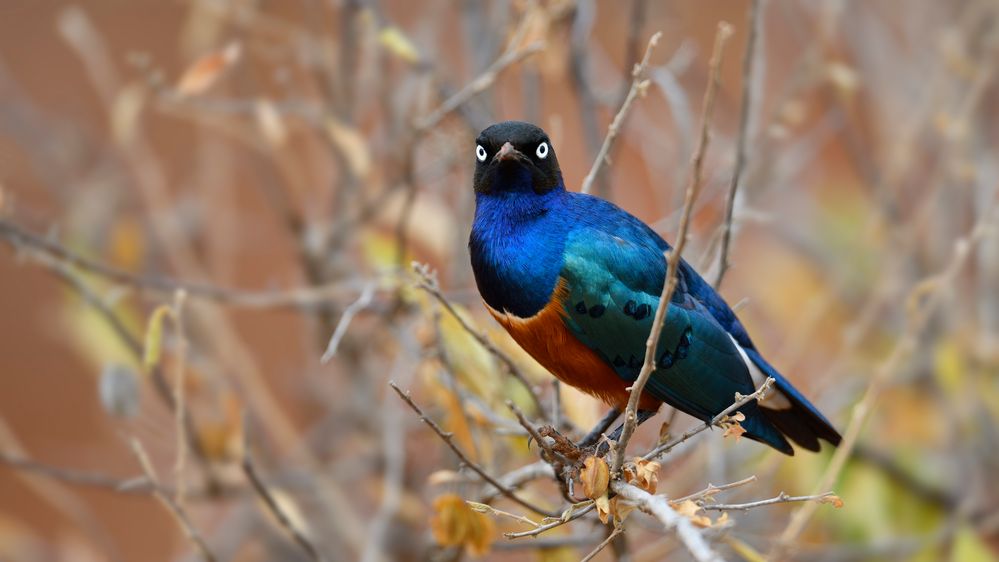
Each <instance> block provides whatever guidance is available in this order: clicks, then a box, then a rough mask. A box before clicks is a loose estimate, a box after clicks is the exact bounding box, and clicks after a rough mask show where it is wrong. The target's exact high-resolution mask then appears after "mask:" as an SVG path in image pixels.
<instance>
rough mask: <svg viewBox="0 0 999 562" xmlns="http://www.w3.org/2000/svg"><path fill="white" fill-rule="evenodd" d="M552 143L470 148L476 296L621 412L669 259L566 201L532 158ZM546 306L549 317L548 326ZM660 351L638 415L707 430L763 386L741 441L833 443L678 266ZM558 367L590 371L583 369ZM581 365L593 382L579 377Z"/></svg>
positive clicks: (649, 239) (509, 132)
mask: <svg viewBox="0 0 999 562" xmlns="http://www.w3.org/2000/svg"><path fill="white" fill-rule="evenodd" d="M549 142H550V141H548V138H547V136H546V135H545V134H544V131H542V130H541V129H539V128H537V127H534V126H533V125H529V124H524V123H515V122H507V123H502V124H499V125H495V126H493V127H490V128H489V129H486V130H485V131H483V133H482V135H480V138H479V140H478V145H479V146H480V147H482V148H483V150H482V151H481V152H479V164H478V166H477V168H476V177H475V187H476V214H475V220H474V223H473V226H472V233H471V237H470V241H469V249H470V253H471V259H472V266H473V270H474V272H475V278H476V283H477V285H478V287H479V291H480V293H481V294H482V296H483V299H484V300H485V302H486V304H487V305H488V306H489V307H490V308H491V309H492V311H493V313H494V315H496V316H497V319H499V320H500V321H501V322H502V323H504V326H505V327H507V329H508V330H510V331H511V334H513V335H514V337H515V339H518V342H519V343H521V345H523V346H524V347H525V349H527V350H528V351H529V352H530V353H532V355H534V356H535V357H536V358H537V359H538V360H539V361H540V362H541V363H542V364H543V365H545V366H546V367H548V368H549V369H550V370H552V372H553V374H555V375H556V376H558V377H559V378H560V379H562V380H564V381H566V382H568V383H569V384H573V385H575V386H578V387H580V388H582V389H583V390H585V391H587V392H591V393H593V394H595V395H598V396H601V397H602V398H604V399H605V400H607V401H609V402H611V405H612V406H618V407H620V406H621V405H622V404H620V401H621V399H622V398H621V397H622V396H623V397H626V396H627V393H626V390H625V389H626V387H627V386H628V384H629V383H630V382H631V381H633V380H634V379H635V378H636V377H637V375H638V372H639V370H640V369H641V364H642V360H643V357H644V353H645V340H646V338H647V337H648V334H649V331H650V329H651V326H652V321H653V316H654V312H655V310H656V308H657V307H658V305H659V295H660V292H661V290H662V286H663V281H664V279H665V275H666V265H665V261H664V259H663V252H664V251H665V250H667V249H668V248H669V245H668V244H667V243H666V242H665V241H664V240H663V239H662V238H661V237H660V236H659V235H658V234H656V233H655V232H654V231H652V230H651V229H650V228H649V227H648V226H646V225H645V224H644V223H642V222H641V221H639V220H638V219H636V218H635V217H634V216H632V215H630V214H628V213H627V212H625V211H623V210H622V209H620V208H618V207H617V206H615V205H613V204H611V203H609V202H607V201H604V200H602V199H598V198H596V197H591V196H588V195H583V194H579V193H573V192H569V191H566V190H565V187H564V185H563V183H562V177H561V173H560V172H559V169H558V163H557V160H556V159H555V155H554V151H551V149H550V147H542V144H546V145H547V144H548V143H549ZM542 152H543V153H544V154H545V157H541V156H540V155H541V154H542ZM483 156H484V157H485V158H483ZM553 306H554V307H556V308H557V309H558V314H554V315H553V314H549V313H548V312H550V311H551V310H553V309H552V308H551V307H553ZM553 322H554V323H560V325H558V326H555V327H553V326H552V325H551V324H552V323H553ZM542 324H543V326H542ZM552 334H554V336H553V335H552ZM538 338H546V339H547V340H550V339H552V338H556V339H558V338H561V343H560V345H556V344H554V343H551V342H549V341H547V340H546V341H538ZM565 342H569V343H570V344H572V345H571V346H569V345H566V343H565ZM573 350H575V351H573ZM658 350H659V351H658V356H657V358H656V370H655V371H654V372H653V374H652V376H651V378H650V379H649V382H648V384H647V386H646V391H645V394H646V397H645V398H643V400H645V404H646V407H648V404H652V405H653V406H652V407H655V405H657V404H658V402H659V401H661V402H666V403H668V404H671V405H673V406H674V407H676V408H678V409H680V410H682V411H684V412H686V413H688V414H690V415H693V416H695V417H697V418H700V419H702V420H707V419H710V418H711V417H713V416H714V415H716V414H718V413H719V412H721V411H722V410H724V409H725V408H726V407H728V406H729V405H731V403H732V401H733V397H734V395H735V393H736V392H738V393H742V394H749V393H751V392H753V390H754V387H755V385H756V384H758V382H759V381H756V382H754V376H755V378H757V379H760V380H762V379H763V378H765V377H766V376H772V377H774V378H775V379H776V387H777V392H776V393H775V394H776V396H775V399H774V400H773V401H772V402H771V401H768V402H766V403H764V404H760V405H758V404H756V403H755V402H752V403H750V404H747V405H746V406H744V407H743V408H741V410H740V411H741V412H742V413H743V414H744V415H745V416H746V421H745V422H743V427H744V428H745V429H746V430H747V431H746V435H747V436H748V437H750V438H752V439H756V440H758V441H761V442H764V443H766V444H768V445H770V446H772V447H774V448H775V449H778V450H780V451H782V452H785V453H788V454H792V453H793V450H792V449H791V447H790V445H789V444H788V442H787V441H786V440H785V438H784V436H785V435H786V436H787V437H790V438H791V439H792V440H793V441H795V442H796V443H798V444H799V445H800V446H802V447H805V448H807V449H811V450H817V449H818V438H822V439H825V440H827V441H829V442H832V443H834V444H835V443H838V442H839V435H838V433H836V431H835V429H833V428H832V426H831V424H829V422H828V421H827V420H826V419H825V418H824V417H823V416H822V414H821V413H819V411H818V410H817V409H816V408H815V407H814V406H812V405H811V404H810V403H809V402H808V401H807V400H806V399H805V398H804V397H803V396H802V395H801V394H800V393H799V392H798V391H797V390H796V389H794V388H793V387H792V386H791V384H790V383H789V382H788V381H787V380H786V379H785V378H784V377H782V376H781V375H780V374H779V373H778V372H777V371H776V370H775V369H774V368H773V367H772V366H770V365H769V364H768V363H767V362H766V361H765V360H764V359H763V357H762V356H761V355H760V354H759V352H758V351H757V350H756V348H755V346H754V345H753V342H752V340H751V339H750V338H749V335H748V334H747V333H746V330H745V328H744V327H743V326H742V324H741V323H740V322H739V320H738V319H737V318H736V316H735V314H734V313H733V312H732V310H731V309H730V308H729V307H728V305H727V304H725V302H724V300H722V298H721V297H720V296H719V295H718V294H717V293H716V292H715V291H714V289H712V288H711V287H710V286H709V285H708V284H707V283H705V282H704V280H703V279H702V278H701V277H700V276H699V275H698V274H697V273H696V272H695V271H694V270H693V269H692V268H691V267H690V266H689V265H688V264H686V263H685V262H684V263H683V264H682V265H681V268H680V270H679V276H678V286H677V289H676V291H675V293H674V295H673V298H672V301H671V306H670V308H669V312H668V315H667V319H666V323H665V326H664V329H663V332H662V335H661V337H660V341H659V346H658ZM567 353H576V354H579V353H585V354H588V359H586V361H585V362H584V363H580V361H579V359H578V358H576V357H573V358H570V357H567V356H566V354H567ZM580 364H584V365H588V366H590V368H587V369H586V370H591V371H594V372H591V373H580V372H578V371H579V370H580Z"/></svg>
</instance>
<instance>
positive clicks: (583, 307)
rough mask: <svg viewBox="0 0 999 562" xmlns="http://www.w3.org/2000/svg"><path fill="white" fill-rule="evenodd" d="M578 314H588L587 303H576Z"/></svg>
mask: <svg viewBox="0 0 999 562" xmlns="http://www.w3.org/2000/svg"><path fill="white" fill-rule="evenodd" d="M576 312H578V313H580V314H586V303H584V302H583V301H579V302H577V303H576Z"/></svg>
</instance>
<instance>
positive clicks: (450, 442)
mask: <svg viewBox="0 0 999 562" xmlns="http://www.w3.org/2000/svg"><path fill="white" fill-rule="evenodd" d="M389 386H391V387H392V390H394V391H395V392H396V394H398V395H399V398H402V400H403V402H405V403H406V404H409V407H410V408H412V409H413V411H414V412H416V414H417V415H418V416H420V421H422V422H423V423H425V424H426V425H427V427H429V428H430V429H432V430H433V431H434V433H436V434H437V436H438V437H440V438H441V440H443V441H444V443H445V444H446V445H447V446H448V447H449V448H450V449H451V451H453V452H454V454H455V455H457V456H458V458H459V459H461V462H462V463H464V464H465V465H466V466H467V467H468V468H470V469H471V470H472V471H473V472H475V473H476V474H478V475H479V476H480V477H481V478H482V479H483V480H485V481H486V482H488V483H489V484H491V485H492V486H493V487H494V488H496V489H497V490H499V492H500V493H501V494H503V495H504V496H506V497H507V498H509V499H510V500H512V501H514V502H517V503H519V504H520V505H522V506H524V507H526V508H527V509H530V510H531V511H533V512H535V513H540V514H541V515H544V516H545V517H555V514H553V513H552V512H550V511H548V510H547V509H543V508H541V507H538V506H536V505H534V504H533V503H531V502H529V501H527V500H524V499H521V498H520V497H518V496H517V494H515V493H514V492H513V490H511V489H510V488H508V487H506V486H504V485H503V483H502V482H500V481H499V480H497V479H495V478H493V477H492V476H490V475H489V473H487V472H486V471H485V470H484V469H483V468H482V467H481V466H479V465H478V464H476V463H475V462H474V461H472V459H470V458H468V456H466V455H465V453H464V452H463V451H462V450H461V448H460V447H458V445H457V444H455V442H454V435H453V434H451V433H448V432H446V431H444V430H443V429H441V427H440V426H439V425H437V422H435V421H434V420H432V419H430V418H429V417H427V415H426V414H424V413H423V410H422V409H421V408H420V407H419V406H418V405H417V404H416V402H414V401H413V398H412V397H411V396H410V395H409V392H403V391H402V389H400V388H399V387H398V386H397V385H396V384H395V383H394V382H392V381H389Z"/></svg>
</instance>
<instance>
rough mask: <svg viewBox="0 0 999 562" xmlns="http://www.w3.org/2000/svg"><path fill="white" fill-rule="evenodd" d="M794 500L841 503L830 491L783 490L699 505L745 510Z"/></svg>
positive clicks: (836, 504) (717, 508)
mask: <svg viewBox="0 0 999 562" xmlns="http://www.w3.org/2000/svg"><path fill="white" fill-rule="evenodd" d="M794 502H817V503H831V504H833V505H835V506H839V505H841V504H842V501H841V500H840V499H839V498H838V497H837V496H836V494H834V493H832V492H826V493H824V494H815V495H812V496H789V495H787V494H785V493H784V492H781V493H779V494H777V496H776V497H773V498H770V499H766V500H758V501H754V502H746V503H716V504H706V505H701V509H704V510H711V511H747V510H750V509H753V508H755V507H763V506H766V505H775V504H778V503H794Z"/></svg>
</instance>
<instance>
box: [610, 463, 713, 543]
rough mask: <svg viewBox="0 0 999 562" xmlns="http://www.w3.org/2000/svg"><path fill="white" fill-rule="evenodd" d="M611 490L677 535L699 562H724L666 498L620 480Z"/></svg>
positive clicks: (612, 484)
mask: <svg viewBox="0 0 999 562" xmlns="http://www.w3.org/2000/svg"><path fill="white" fill-rule="evenodd" d="M611 489H612V490H614V492H616V493H617V494H618V496H620V497H622V498H624V499H626V500H628V501H631V502H632V503H634V504H635V506H636V507H638V508H639V509H641V510H642V511H644V512H645V513H648V514H649V515H651V516H653V517H655V518H656V519H658V520H659V522H660V523H662V525H663V527H665V528H666V530H667V531H670V532H674V533H676V536H677V538H678V539H680V542H681V543H683V546H684V548H686V549H687V551H688V552H689V553H690V555H691V556H693V557H694V560H697V561H698V562H722V558H721V557H720V556H719V555H718V554H717V553H716V552H714V551H713V550H712V549H711V547H710V546H709V545H708V542H707V541H706V540H705V539H704V536H703V535H701V532H700V531H698V530H697V528H696V527H694V524H693V523H691V522H690V520H689V519H687V518H686V517H684V516H682V515H680V514H679V513H677V512H676V510H674V509H673V508H672V507H670V504H669V500H667V499H666V498H664V497H662V496H656V495H652V494H650V493H648V492H646V491H645V490H642V489H641V488H638V487H637V486H632V485H631V484H627V483H625V482H622V481H620V480H615V481H614V482H612V483H611Z"/></svg>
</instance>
